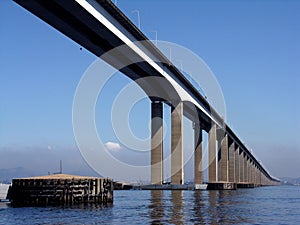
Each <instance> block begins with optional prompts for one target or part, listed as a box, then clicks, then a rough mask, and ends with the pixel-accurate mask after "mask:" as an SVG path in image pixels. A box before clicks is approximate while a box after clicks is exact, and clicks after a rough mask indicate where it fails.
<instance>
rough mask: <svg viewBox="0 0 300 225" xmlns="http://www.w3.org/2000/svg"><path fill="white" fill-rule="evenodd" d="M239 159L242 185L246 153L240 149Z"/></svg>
mask: <svg viewBox="0 0 300 225" xmlns="http://www.w3.org/2000/svg"><path fill="white" fill-rule="evenodd" d="M239 158H240V183H242V182H244V152H243V150H242V149H240V152H239Z"/></svg>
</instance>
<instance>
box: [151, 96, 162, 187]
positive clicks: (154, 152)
mask: <svg viewBox="0 0 300 225" xmlns="http://www.w3.org/2000/svg"><path fill="white" fill-rule="evenodd" d="M162 119H163V103H162V102H158V101H154V102H152V103H151V183H152V184H162V180H163V173H162V169H163V165H162V158H163V121H162Z"/></svg>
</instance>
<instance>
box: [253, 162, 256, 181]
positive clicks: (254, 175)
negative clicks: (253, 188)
mask: <svg viewBox="0 0 300 225" xmlns="http://www.w3.org/2000/svg"><path fill="white" fill-rule="evenodd" d="M252 171H253V172H252V174H253V183H254V184H256V166H255V164H253V167H252Z"/></svg>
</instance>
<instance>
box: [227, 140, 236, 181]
mask: <svg viewBox="0 0 300 225" xmlns="http://www.w3.org/2000/svg"><path fill="white" fill-rule="evenodd" d="M228 151H229V161H228V163H229V164H228V181H229V182H231V183H234V182H236V181H235V180H236V179H235V144H234V142H232V143H231V145H230V146H229V150H228Z"/></svg>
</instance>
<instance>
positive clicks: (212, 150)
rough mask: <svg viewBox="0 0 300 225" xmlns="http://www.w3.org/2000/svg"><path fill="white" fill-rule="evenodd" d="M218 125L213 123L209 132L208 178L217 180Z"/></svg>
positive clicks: (213, 180)
mask: <svg viewBox="0 0 300 225" xmlns="http://www.w3.org/2000/svg"><path fill="white" fill-rule="evenodd" d="M216 149H217V125H216V124H213V125H212V126H211V128H210V130H209V132H208V180H209V182H210V183H214V182H216V181H217V169H216V167H217V156H216V151H217V150H216Z"/></svg>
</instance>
